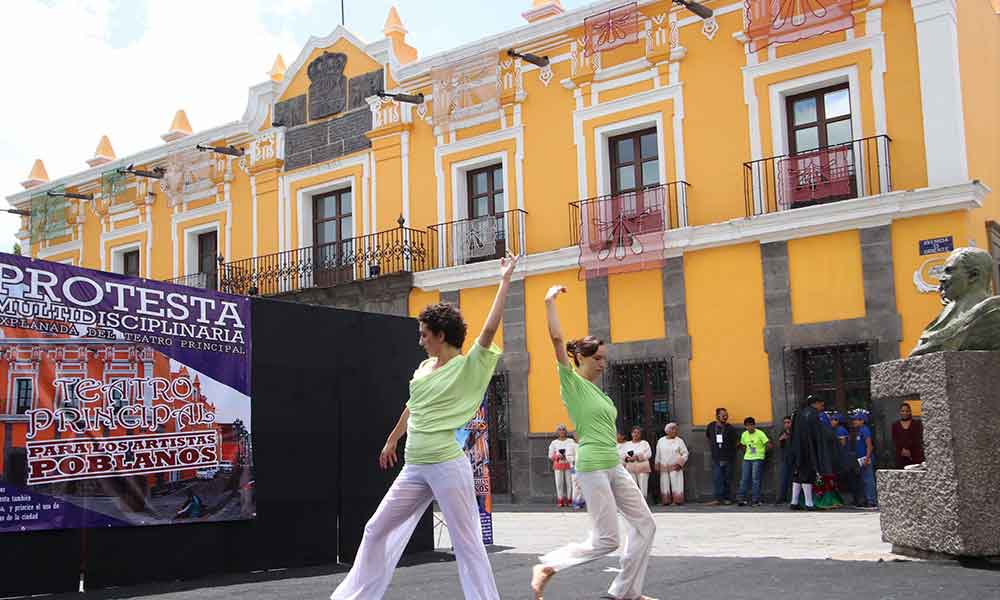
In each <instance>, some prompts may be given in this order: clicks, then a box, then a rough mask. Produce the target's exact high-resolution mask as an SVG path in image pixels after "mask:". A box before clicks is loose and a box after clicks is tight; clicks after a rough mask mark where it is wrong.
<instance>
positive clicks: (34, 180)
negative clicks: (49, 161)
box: [21, 158, 49, 190]
mask: <svg viewBox="0 0 1000 600" xmlns="http://www.w3.org/2000/svg"><path fill="white" fill-rule="evenodd" d="M48 181H49V174H48V172H47V171H46V170H45V163H43V162H42V159H40V158H38V159H35V164H33V165H31V173H29V174H28V178H27V179H26V180H24V181H22V182H21V186H22V187H24V189H26V190H27V189H31V188H33V187H35V186H36V185H42V184H43V183H48Z"/></svg>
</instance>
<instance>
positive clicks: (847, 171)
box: [778, 83, 857, 208]
mask: <svg viewBox="0 0 1000 600" xmlns="http://www.w3.org/2000/svg"><path fill="white" fill-rule="evenodd" d="M786 117H787V119H788V153H789V157H788V158H785V159H781V160H780V161H779V163H778V165H779V166H778V171H779V172H778V177H779V179H780V181H781V182H782V185H781V188H782V194H783V203H784V204H786V205H787V207H788V208H800V207H802V206H810V205H813V204H819V203H823V202H831V201H834V200H843V199H846V198H853V197H855V196H857V180H856V178H855V173H854V163H855V157H854V144H852V143H851V142H852V139H853V137H854V133H853V132H854V129H853V125H852V117H851V90H850V87H849V86H848V84H846V83H845V84H841V85H837V86H833V87H827V88H823V89H819V90H814V91H811V92H806V93H804V94H796V95H794V96H789V97H788V98H787V99H786Z"/></svg>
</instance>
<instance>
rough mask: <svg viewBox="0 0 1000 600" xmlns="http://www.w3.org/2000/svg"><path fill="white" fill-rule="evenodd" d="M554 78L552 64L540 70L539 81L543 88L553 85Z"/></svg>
mask: <svg viewBox="0 0 1000 600" xmlns="http://www.w3.org/2000/svg"><path fill="white" fill-rule="evenodd" d="M552 76H553V73H552V64H551V63H549V64H547V65H545V66H544V67H542V68H541V69H538V81H541V82H542V85H543V86H545V87H549V84H550V83H552Z"/></svg>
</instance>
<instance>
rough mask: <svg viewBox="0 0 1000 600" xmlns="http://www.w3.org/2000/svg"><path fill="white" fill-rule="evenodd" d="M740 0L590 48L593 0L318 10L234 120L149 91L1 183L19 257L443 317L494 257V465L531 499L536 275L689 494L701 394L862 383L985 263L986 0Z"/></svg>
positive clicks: (996, 60) (542, 477) (991, 102)
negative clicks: (812, 25) (456, 31)
mask: <svg viewBox="0 0 1000 600" xmlns="http://www.w3.org/2000/svg"><path fill="white" fill-rule="evenodd" d="M824 2H829V3H830V4H831V5H832V4H835V3H837V4H839V5H841V6H842V5H843V4H844V3H843V2H840V1H839V0H824ZM755 4H757V3H756V2H755V0H751V1H750V2H746V3H745V2H743V1H742V0H739V1H736V2H733V1H731V0H708V1H706V2H703V5H705V6H707V7H709V8H711V9H712V10H713V11H714V14H713V15H712V17H711V18H709V19H703V18H701V17H699V16H697V15H694V14H692V13H691V12H689V11H687V10H685V9H684V8H682V7H680V6H676V5H673V4H672V3H671V2H668V1H665V0H658V1H647V0H642V1H639V2H638V3H636V4H634V5H628V6H631V8H630V9H628V8H627V7H626V8H627V10H631V11H632V12H631V13H629V12H627V10H626V12H625V13H623V14H625V16H626V17H627V18H629V19H634V21H630V23H633V24H634V25H632V26H633V27H634V31H632V32H626V35H625V37H624V38H623V40H622V43H621V44H620V45H617V47H613V48H612V47H607V48H606V49H603V50H602V49H601V48H600V47H597V48H595V47H594V44H595V41H594V32H595V29H594V25H593V23H594V22H595V19H596V22H597V23H598V24H600V23H601V22H602V21H601V19H602V17H601V15H604V14H605V13H607V14H608V15H611V16H610V19H612V20H613V19H615V18H618V15H619V13H617V12H614V11H616V10H622V9H621V8H620V6H621V2H620V1H614V2H597V3H595V4H591V5H589V6H587V7H584V8H581V9H577V10H564V9H563V8H562V7H561V6H560V4H559V2H558V0H542V1H540V2H534V3H533V5H532V6H530V7H529V6H525V7H523V8H524V9H525V10H526V12H525V13H524V16H525V19H526V21H527V22H526V24H525V25H524V26H522V27H519V28H517V29H514V30H511V31H506V32H503V33H501V34H498V35H495V36H492V37H489V38H487V39H483V40H479V41H478V42H475V43H473V44H468V45H466V46H462V47H460V48H455V49H453V50H450V51H448V52H444V53H441V54H437V55H434V56H430V57H426V58H420V59H418V58H417V52H416V50H415V49H414V48H412V47H411V46H409V45H408V44H407V43H406V40H405V36H406V30H405V27H404V26H403V23H402V21H401V19H400V18H399V15H398V14H397V13H396V11H395V9H394V10H393V11H391V12H390V15H389V18H388V19H387V21H386V26H385V31H384V33H385V36H386V37H385V38H384V39H382V40H379V41H377V42H373V43H366V42H364V41H362V40H360V39H359V38H358V37H356V36H355V35H354V34H352V33H351V32H350V31H348V30H346V29H344V28H342V27H337V28H336V29H335V30H334V31H333V32H332V33H331V34H330V35H329V36H327V37H323V38H311V39H310V40H309V41H308V43H307V44H306V46H305V47H304V48H303V50H302V52H301V53H300V55H299V56H298V57H297V58H296V59H295V61H294V62H292V63H291V64H290V65H289V66H288V67H287V69H286V68H285V65H284V63H283V62H282V61H281V60H280V58H279V60H278V61H277V62H276V64H275V66H274V68H273V69H272V71H271V78H270V79H269V80H268V81H265V82H263V83H260V84H258V85H255V86H253V87H251V88H250V92H249V100H248V105H247V108H246V111H245V113H244V114H243V115H242V117H240V118H239V119H238V120H236V121H234V122H233V123H230V124H227V125H223V126H220V127H217V128H214V129H209V130H205V131H201V132H193V131H192V130H191V127H190V125H189V124H188V122H187V117H186V116H185V115H184V113H183V112H180V113H178V115H176V116H175V119H174V122H173V123H172V124H171V126H170V128H169V131H168V132H167V133H166V134H164V136H163V138H164V144H162V145H160V146H158V147H156V148H152V149H150V150H147V151H144V152H140V153H137V154H133V155H130V156H127V157H123V158H116V157H115V154H114V150H113V149H112V147H111V143H110V141H109V140H107V139H106V138H105V139H102V140H101V143H100V145H99V147H98V148H97V150H96V151H95V156H94V157H93V158H91V159H90V160H89V161H88V164H90V165H91V168H90V169H88V170H86V171H83V172H80V173H77V174H72V175H68V176H65V177H60V178H57V179H54V180H51V181H50V180H49V177H48V175H47V174H46V173H45V170H44V166H43V165H41V163H38V164H36V166H35V168H33V170H32V174H31V175H30V176H29V179H28V180H27V181H26V182H25V186H26V188H27V189H26V190H25V191H23V192H20V193H18V194H15V195H13V196H10V197H9V198H8V199H9V201H10V202H11V204H12V205H14V206H15V207H17V208H20V209H23V210H31V211H32V216H31V217H24V227H23V228H22V231H21V233H20V234H19V235H20V237H21V240H22V244H23V245H24V246H25V248H26V249H27V248H29V247H30V252H31V254H32V256H35V257H37V258H41V259H45V260H51V261H59V262H69V263H72V264H76V265H82V266H86V267H90V268H97V269H105V270H113V271H118V272H129V273H134V274H137V275H139V276H142V277H147V278H152V279H161V280H176V281H178V282H179V283H182V284H186V285H199V286H217V287H220V288H221V289H223V290H225V291H229V292H233V293H243V294H262V295H279V296H282V297H287V298H289V299H295V300H299V301H308V302H318V303H325V304H333V305H337V306H348V307H354V308H362V309H366V310H378V311H383V312H390V313H396V314H408V315H411V316H414V315H416V314H417V313H418V312H419V311H420V310H421V309H422V308H423V307H424V306H425V305H427V304H428V303H432V302H437V301H440V300H447V301H451V302H455V303H457V304H458V305H459V306H460V307H461V309H462V311H463V313H464V315H465V317H466V319H467V321H469V323H470V327H472V328H473V329H474V328H475V327H477V326H478V325H477V324H478V323H480V322H481V321H482V319H483V318H484V317H485V315H486V312H487V311H488V309H489V305H490V302H491V299H492V294H493V291H494V289H495V281H496V273H497V272H498V260H497V257H498V256H499V255H500V254H501V253H502V252H505V251H508V250H509V251H512V252H514V253H517V254H523V255H524V257H523V259H522V260H521V264H520V266H519V268H518V272H517V274H516V276H515V279H516V283H515V285H514V288H513V291H512V294H511V298H510V306H509V307H508V309H507V311H506V313H505V322H504V327H503V330H502V332H501V334H500V341H501V342H502V345H503V346H504V350H505V357H504V360H503V365H502V367H501V371H502V373H503V375H502V377H501V378H498V379H497V380H496V381H495V385H494V386H492V387H491V391H490V397H491V402H493V404H494V409H495V410H494V413H495V414H494V420H495V421H496V422H495V423H494V436H495V439H496V442H497V443H496V448H497V450H496V453H497V454H496V455H495V456H494V457H493V459H494V462H495V465H496V469H495V470H494V475H495V477H496V478H497V479H496V480H495V481H494V486H495V488H496V490H497V491H498V492H500V493H507V494H511V495H512V496H513V497H515V498H517V499H531V498H535V499H539V498H544V497H549V496H551V495H552V494H553V493H554V489H553V485H552V483H551V477H550V476H549V473H550V472H549V470H548V469H549V467H548V460H547V458H546V457H545V448H547V445H548V440H549V438H550V437H551V435H552V432H553V431H554V430H555V428H556V425H557V424H560V423H563V422H566V421H567V420H568V417H567V414H566V411H565V409H564V407H563V406H562V405H561V402H560V401H559V394H558V384H557V377H556V370H555V365H554V358H553V356H552V349H551V344H550V342H549V340H548V336H547V330H546V324H545V317H544V307H543V304H542V299H543V297H544V294H545V291H546V290H547V289H548V288H549V287H550V286H551V285H555V284H561V285H565V286H566V287H567V289H568V291H569V293H568V294H567V295H565V296H564V297H562V298H561V299H560V311H561V315H562V319H563V323H564V327H565V329H566V334H567V335H568V336H571V337H577V336H582V335H584V334H586V333H588V332H589V333H593V334H595V335H598V336H600V337H602V338H603V339H605V340H607V341H609V342H610V343H611V347H610V348H611V366H610V368H609V371H608V373H607V374H606V380H605V387H606V389H607V391H608V392H609V394H610V395H611V396H612V397H613V398H614V399H615V401H616V402H617V403H618V405H619V414H620V420H621V426H622V427H623V428H629V427H631V426H632V425H633V424H639V425H640V426H641V427H643V429H644V431H645V434H646V435H647V436H648V437H649V438H650V441H653V440H654V439H655V438H656V437H658V436H659V435H661V432H662V426H663V425H664V424H665V423H666V422H667V421H676V422H677V423H678V424H679V425H680V426H681V431H682V435H683V436H684V437H685V438H686V439H687V441H688V445H689V447H691V448H692V459H691V461H690V463H689V465H690V466H689V467H688V471H689V479H690V482H691V483H689V491H688V494H689V495H690V496H692V497H698V496H704V495H708V494H709V493H710V491H711V485H710V474H709V460H708V458H707V452H708V449H707V446H706V444H705V438H704V426H705V425H706V424H707V423H708V422H710V421H711V420H712V419H713V418H714V412H715V408H716V407H720V406H724V407H727V408H728V409H729V413H730V414H731V415H732V417H733V420H734V421H737V420H738V421H742V419H743V417H745V416H753V417H755V418H756V420H757V422H758V424H764V426H765V428H766V427H767V426H768V424H771V423H775V422H777V423H778V424H779V425H780V420H781V417H782V416H784V415H785V414H789V413H791V412H792V411H793V410H794V409H795V407H796V406H797V405H798V404H799V402H801V400H802V399H803V398H804V397H805V395H806V394H809V393H816V394H821V395H824V396H825V397H827V399H828V405H832V406H834V407H838V408H841V409H847V408H851V407H854V406H865V405H866V404H867V403H868V395H867V394H868V388H867V366H868V365H869V364H871V363H873V362H879V361H883V360H889V359H894V358H898V357H901V356H905V355H906V354H908V352H909V351H910V349H912V348H913V346H914V344H915V343H916V340H917V336H918V335H919V333H920V331H921V330H922V328H923V326H924V325H925V324H926V323H927V322H928V321H929V320H930V319H931V318H932V317H933V316H934V314H935V313H936V312H937V311H938V310H939V307H940V303H939V300H938V297H937V295H936V294H935V293H934V290H935V288H934V286H935V285H936V280H935V278H934V275H935V273H936V268H938V267H940V265H941V264H942V263H943V259H944V258H945V257H946V256H947V251H948V248H950V247H960V246H968V245H975V246H979V247H983V248H987V249H989V250H990V251H991V252H992V253H993V255H994V256H995V257H997V259H998V264H1000V225H997V223H996V222H997V221H1000V204H998V200H997V196H996V194H992V193H991V192H990V188H991V187H993V186H995V185H997V183H998V179H1000V141H998V140H1000V124H998V121H997V120H998V115H997V111H996V107H997V106H1000V85H998V83H997V78H996V74H997V73H998V72H1000V14H998V13H997V11H996V9H995V3H993V2H991V1H990V0H959V1H958V2H956V1H955V0H854V2H853V3H850V2H848V3H847V4H848V5H849V8H848V11H847V12H846V13H845V15H847V16H849V19H850V20H849V22H847V25H844V24H843V22H842V23H841V26H840V27H839V28H838V29H839V30H838V31H835V32H832V33H825V34H822V35H804V36H802V38H803V39H798V40H793V41H787V38H781V39H782V40H783V41H780V42H778V43H772V44H769V45H766V46H761V45H760V44H761V40H760V38H759V34H760V30H759V25H758V29H757V30H755V28H754V25H753V23H754V22H755V21H754V18H755V17H754V13H753V10H755V8H754V5H755ZM845 18H846V17H845ZM604 22H605V23H610V22H611V21H607V20H605V21H604ZM623 22H624V21H623ZM757 23H759V21H757ZM770 35H776V34H774V32H773V31H772V32H771V33H770ZM629 36H631V37H629ZM508 50H513V53H509V52H508ZM542 57H544V60H538V59H539V58H542ZM536 63H538V64H536ZM470 81H472V84H470V83H469V82H470ZM463 86H464V87H463ZM381 91H385V92H389V93H396V94H400V93H401V94H405V95H408V96H403V97H396V98H392V97H380V96H379V95H378V92H381ZM414 96H416V97H414ZM199 145H201V146H203V147H206V148H209V149H208V150H205V151H201V150H198V149H197V148H196V146H199ZM211 148H216V149H217V150H211ZM227 150H228V151H230V152H229V153H228V154H227V153H226V151H227ZM233 150H235V152H234V151H233ZM129 166H132V167H133V172H126V173H119V172H118V170H119V169H122V168H127V167H129ZM134 171H140V172H146V173H147V175H148V174H150V173H151V174H153V175H159V176H160V178H159V179H157V178H155V177H147V176H144V175H142V173H140V174H136V173H135V172H134ZM49 191H55V192H57V195H58V193H65V192H69V193H70V194H76V195H80V196H82V198H83V199H74V198H55V199H53V198H51V197H50V196H47V195H46V193H47V192H49ZM40 214H41V215H44V219H43V218H41V217H40V216H39V215H40ZM26 253H27V252H26ZM995 276H996V277H1000V270H998V271H997V273H996V275H995Z"/></svg>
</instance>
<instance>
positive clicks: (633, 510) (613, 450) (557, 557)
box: [531, 285, 656, 600]
mask: <svg viewBox="0 0 1000 600" xmlns="http://www.w3.org/2000/svg"><path fill="white" fill-rule="evenodd" d="M563 293H566V288H565V287H563V286H559V285H557V286H554V287H552V288H551V289H549V291H548V293H547V294H546V295H545V310H546V314H547V316H548V322H549V337H551V338H552V345H553V347H554V348H555V352H556V360H557V361H558V363H559V366H558V369H559V392H560V395H561V396H562V401H563V404H565V405H566V409H567V410H568V411H569V416H570V418H571V419H573V423H574V424H575V425H576V432H577V435H578V436H579V438H580V446H579V447H578V448H577V451H576V476H577V480H578V481H579V482H580V487H581V489H582V490H583V497H584V499H585V500H586V502H587V512H588V513H589V514H590V519H591V525H592V530H591V532H590V536H589V537H588V538H587V540H586V541H584V542H581V543H574V544H569V545H566V546H563V547H562V548H559V549H558V550H554V551H552V552H549V553H548V554H546V555H544V556H542V557H540V558H539V562H540V563H541V564H538V565H535V568H534V570H533V572H532V578H531V589H532V591H533V592H534V594H535V598H536V600H541V598H542V591H543V589H544V588H545V585H546V584H547V583H548V582H549V580H550V579H551V578H552V576H553V575H555V574H556V572H557V571H562V570H564V569H568V568H569V567H574V566H576V565H581V564H583V563H586V562H590V561H592V560H595V559H597V558H600V557H602V556H607V555H608V554H611V553H612V552H614V551H615V550H617V549H618V544H619V541H620V537H619V533H618V513H619V512H621V514H622V516H623V517H625V522H626V524H627V531H626V538H625V550H624V552H623V553H622V558H621V572H620V573H619V574H618V576H617V577H616V578H615V580H614V581H613V582H612V583H611V587H610V588H609V589H608V594H609V595H610V596H611V597H612V598H615V599H616V600H652V599H650V598H647V597H646V596H643V595H642V583H643V580H644V579H645V577H646V568H647V567H648V565H649V553H650V551H651V550H652V547H653V536H654V534H655V533H656V522H655V521H654V520H653V515H652V513H651V512H650V511H649V507H648V506H647V505H646V501H645V499H643V497H642V493H641V492H640V491H639V487H638V486H637V485H636V483H635V480H633V479H632V477H631V476H630V475H629V474H628V471H626V470H625V467H623V466H622V465H621V462H620V461H619V460H618V447H617V431H616V429H615V420H616V419H617V418H618V411H617V409H615V405H614V403H613V402H612V401H611V399H610V398H608V396H607V395H606V394H605V393H604V392H602V391H601V388H599V387H597V385H596V384H595V382H596V381H598V380H599V379H600V378H601V374H602V373H604V368H605V364H606V361H607V347H606V346H605V345H604V342H603V341H601V340H599V339H597V338H595V337H594V336H590V335H588V336H587V337H584V338H582V339H579V340H573V341H571V342H569V343H566V342H565V340H564V339H563V334H562V328H561V327H560V325H559V314H558V311H557V310H556V298H557V297H558V296H559V294H563ZM574 367H576V368H575V369H574Z"/></svg>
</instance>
